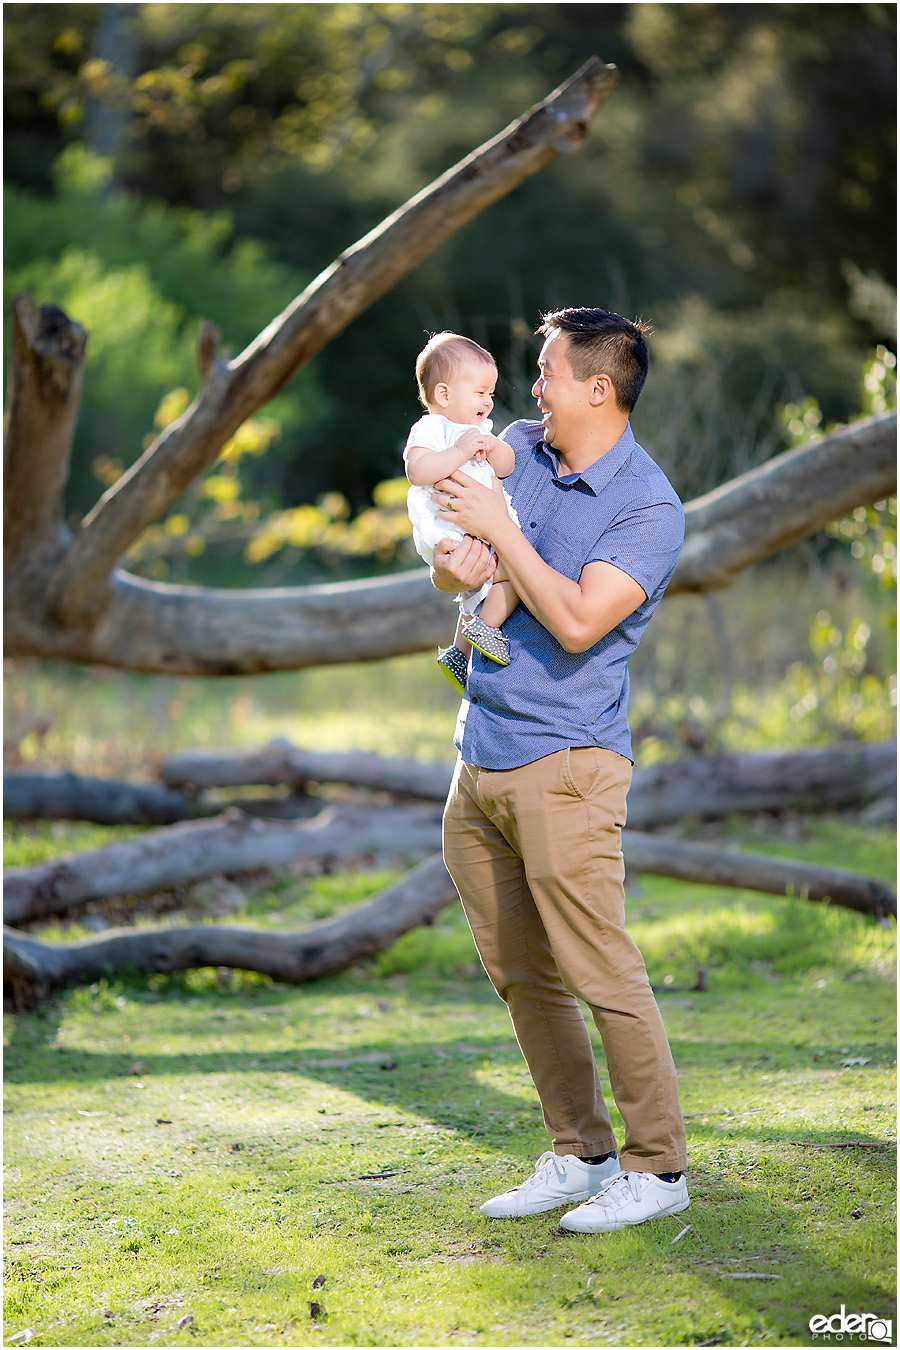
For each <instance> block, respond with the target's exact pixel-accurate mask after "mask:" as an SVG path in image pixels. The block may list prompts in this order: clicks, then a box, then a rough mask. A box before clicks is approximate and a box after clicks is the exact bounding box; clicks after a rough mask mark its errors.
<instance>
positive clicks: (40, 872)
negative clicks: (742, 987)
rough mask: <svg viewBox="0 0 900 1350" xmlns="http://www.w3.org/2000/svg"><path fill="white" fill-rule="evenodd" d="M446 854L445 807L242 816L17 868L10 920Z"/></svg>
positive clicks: (852, 886)
mask: <svg viewBox="0 0 900 1350" xmlns="http://www.w3.org/2000/svg"><path fill="white" fill-rule="evenodd" d="M440 847H441V822H440V811H439V810H437V809H435V808H428V807H406V808H397V807H382V808H375V809H369V810H359V809H356V810H340V811H337V810H335V811H326V812H323V813H322V815H321V816H319V817H317V818H316V820H314V821H311V822H302V823H300V824H290V825H282V824H277V823H275V822H274V821H262V820H254V819H250V818H248V817H246V816H243V815H241V814H239V813H237V812H234V813H230V814H229V815H228V816H225V817H220V818H218V819H215V820H212V821H201V822H196V821H194V822H187V823H184V824H180V825H172V826H169V827H168V828H166V829H162V830H156V831H153V832H151V833H148V834H144V835H141V836H139V837H138V838H134V839H128V840H124V841H122V842H121V843H115V844H110V845H108V846H107V847H105V848H99V849H93V850H90V851H87V852H84V853H76V854H70V855H69V856H68V857H65V858H59V859H56V860H55V861H53V862H49V863H41V864H39V865H38V866H36V867H18V868H10V869H9V870H8V871H7V872H6V874H5V881H4V901H3V918H4V922H5V923H7V924H10V925H16V924H22V923H34V922H36V921H38V920H40V919H43V918H46V917H47V916H49V915H51V914H64V913H65V912H66V911H67V910H70V909H73V908H75V907H76V906H79V905H83V904H86V903H87V902H88V901H91V900H103V899H108V898H110V897H112V896H122V895H140V894H144V893H146V892H148V891H159V890H163V889H166V888H171V887H172V886H176V885H180V884H183V883H185V882H193V881H199V880H201V879H203V878H205V877H210V876H216V875H219V874H225V875H228V874H229V873H230V874H234V873H239V872H251V871H257V870H259V869H262V868H278V867H284V866H287V865H288V864H290V863H292V862H296V861H298V860H300V859H305V860H311V859H342V860H346V859H348V858H360V857H363V856H370V855H371V856H374V857H376V858H381V859H384V858H387V857H394V858H396V857H406V858H410V857H415V856H421V855H422V854H427V853H430V852H432V851H434V850H436V849H440ZM622 847H623V851H624V854H625V861H626V865H627V866H628V868H629V870H630V871H631V872H632V873H641V872H651V873H655V874H657V875H660V876H673V877H679V878H681V879H682V880H686V881H698V882H701V883H703V884H709V885H728V886H738V887H742V888H746V889H749V890H760V891H767V892H770V893H773V894H776V895H784V894H796V895H804V896H806V897H807V898H809V899H811V900H822V899H826V898H829V899H830V900H831V901H832V902H833V903H834V904H841V905H846V906H847V907H849V908H851V909H856V910H859V911H860V912H864V913H878V914H884V913H893V912H894V911H893V910H892V909H891V908H890V906H891V904H893V903H894V902H893V898H892V893H891V891H890V890H889V889H888V888H887V887H885V886H884V885H883V883H881V882H879V881H875V880H873V879H872V878H870V877H864V876H861V875H860V874H858V873H855V872H844V871H839V870H835V869H831V868H821V867H815V866H812V865H809V864H806V863H798V862H789V861H786V860H784V859H781V858H764V857H757V856H756V855H752V854H735V853H725V852H723V851H721V850H716V849H711V848H709V847H707V846H705V845H700V844H687V843H683V842H682V841H680V840H677V839H671V838H668V837H664V836H658V835H649V834H645V833H642V832H639V831H636V830H632V829H628V830H625V831H624V833H623V836H622Z"/></svg>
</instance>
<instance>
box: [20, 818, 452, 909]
mask: <svg viewBox="0 0 900 1350" xmlns="http://www.w3.org/2000/svg"><path fill="white" fill-rule="evenodd" d="M440 846H441V820H440V811H439V810H437V809H436V808H434V807H425V806H416V807H407V808H405V809H403V808H397V807H391V808H388V807H382V808H380V809H378V808H374V809H369V810H350V809H343V810H327V811H323V812H322V813H321V814H320V815H319V816H318V817H316V819H315V820H312V821H301V822H300V823H297V824H284V825H282V824H278V823H276V822H274V821H262V820H258V819H254V818H252V817H249V816H245V815H244V814H242V813H241V812H230V813H228V814H227V815H226V816H219V817H216V818H215V819H213V820H210V821H188V822H185V823H182V824H180V825H170V826H168V827H167V828H165V829H161V830H154V831H152V832H149V833H147V834H143V835H139V836H138V837H136V838H133V839H126V840H122V841H121V842H120V843H115V844H109V845H107V846H106V847H105V848H98V849H91V850H87V851H85V852H84V853H73V854H69V855H68V856H67V857H64V858H58V859H55V860H54V861H53V862H48V863H40V864H39V865H38V866H36V867H16V868H10V869H8V871H7V872H6V873H5V875H4V887H3V890H4V895H3V920H4V923H7V924H19V923H33V922H34V921H35V920H38V919H42V918H46V917H47V916H48V915H51V914H64V913H65V912H66V910H69V909H72V908H73V907H74V906H77V905H82V904H85V903H87V902H88V901H89V900H103V899H107V898H109V897H111V896H121V895H142V894H146V893H147V892H149V891H159V890H164V889H166V888H171V887H172V886H177V885H181V884H184V883H185V882H191V881H200V880H202V879H203V878H205V877H211V876H217V875H219V874H224V875H228V874H234V873H238V872H254V871H259V870H260V869H262V868H279V867H286V866H288V865H289V864H290V863H293V862H298V861H300V860H301V859H306V860H311V859H319V860H331V859H335V860H338V859H339V860H341V861H347V860H350V859H359V858H367V859H368V858H371V859H373V860H378V861H386V860H387V859H393V858H414V857H417V856H418V857H421V856H422V855H423V854H428V853H431V852H433V851H434V850H435V849H439V848H440Z"/></svg>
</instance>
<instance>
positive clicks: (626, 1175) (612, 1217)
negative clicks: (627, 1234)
mask: <svg viewBox="0 0 900 1350" xmlns="http://www.w3.org/2000/svg"><path fill="white" fill-rule="evenodd" d="M690 1203H691V1202H690V1199H689V1198H688V1190H687V1182H686V1181H685V1179H684V1177H683V1176H681V1177H679V1178H678V1180H677V1181H661V1180H660V1178H659V1177H657V1176H654V1174H653V1173H652V1172H620V1173H619V1175H618V1176H617V1177H613V1178H611V1180H610V1181H608V1182H607V1183H606V1185H605V1186H604V1187H603V1189H602V1190H601V1191H598V1192H597V1194H596V1195H593V1196H592V1197H591V1199H590V1200H588V1202H587V1204H586V1205H579V1206H578V1208H577V1209H573V1210H572V1211H571V1213H570V1214H564V1215H563V1216H562V1218H561V1219H560V1221H559V1223H560V1227H561V1228H568V1229H569V1230H570V1231H571V1232H573V1233H614V1232H615V1231H616V1229H617V1228H628V1227H630V1225H631V1224H635V1223H646V1222H647V1220H648V1219H657V1218H659V1217H660V1216H661V1215H663V1214H677V1213H678V1212H679V1210H682V1209H687V1207H688V1205H689V1204H690Z"/></svg>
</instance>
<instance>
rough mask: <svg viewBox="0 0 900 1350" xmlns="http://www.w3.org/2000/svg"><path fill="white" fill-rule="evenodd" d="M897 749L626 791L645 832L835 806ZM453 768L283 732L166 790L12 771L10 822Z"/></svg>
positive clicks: (442, 789) (136, 820)
mask: <svg viewBox="0 0 900 1350" xmlns="http://www.w3.org/2000/svg"><path fill="white" fill-rule="evenodd" d="M896 755H897V750H896V745H895V744H894V742H885V743H882V744H875V743H872V744H865V743H863V744H858V743H857V744H853V745H834V746H816V747H812V748H806V749H802V750H776V751H769V752H766V753H763V754H744V753H740V754H730V755H709V756H705V757H703V758H698V759H688V760H682V761H679V762H677V763H675V764H659V765H653V766H651V767H649V768H638V769H635V772H634V779H633V781H632V785H631V791H630V793H629V797H628V819H629V823H630V824H631V825H632V826H638V827H639V828H644V829H646V828H649V827H651V826H656V825H663V824H667V823H669V822H671V821H673V820H678V819H681V818H683V817H686V816H698V817H701V818H704V819H712V818H715V817H718V816H724V815H730V814H731V813H732V812H735V813H737V812H753V811H781V810H786V809H790V810H798V811H806V812H809V811H839V810H843V809H846V808H848V807H863V806H865V805H866V804H867V803H868V802H876V803H877V802H879V801H886V800H888V799H889V798H890V799H893V798H894V797H895V795H896V789H897V762H896ZM452 773H453V766H452V765H450V764H440V763H423V762H420V761H418V760H409V759H388V758H383V757H382V756H380V755H371V754H365V753H362V752H358V751H353V752H350V753H347V754H323V753H320V752H317V751H312V750H303V749H300V748H298V747H297V746H294V745H291V744H290V742H289V741H285V740H276V741H272V742H271V743H270V744H269V745H267V746H264V747H263V748H262V749H261V750H253V751H249V752H241V751H233V750H212V751H199V750H195V751H190V752H188V753H184V754H179V755H173V756H170V757H169V758H168V759H166V760H164V761H163V764H162V767H161V769H160V776H161V777H162V779H163V780H164V782H165V783H166V784H167V787H162V788H161V787H159V786H158V785H155V784H139V783H125V782H117V781H114V780H110V779H104V778H86V777H81V776H80V775H78V774H74V773H58V774H40V773H7V774H5V775H4V779H3V811H4V816H5V817H6V819H7V820H90V821H93V822H94V823H95V824H99V825H172V824H175V822H176V821H179V820H200V819H209V818H210V817H211V816H218V815H222V814H223V813H224V812H225V811H227V810H239V811H245V812H246V813H247V814H248V815H255V816H262V817H266V818H269V819H271V818H280V819H292V820H296V819H298V818H299V817H301V816H304V815H310V814H312V813H313V812H314V811H315V810H316V809H317V804H316V799H315V798H314V797H308V796H305V795H304V789H305V787H306V785H307V784H309V783H343V784H346V785H349V786H352V787H357V788H365V789H368V790H371V791H375V792H390V793H393V794H394V795H396V796H400V797H416V798H421V799H423V800H425V801H443V800H444V798H445V797H446V795H447V789H448V787H449V785H450V778H451V776H452ZM247 786H259V787H276V786H284V787H287V788H289V789H290V790H291V795H290V796H274V795H271V796H261V797H249V798H241V799H238V800H234V801H228V802H222V801H210V800H209V799H208V798H204V796H203V792H204V791H205V790H207V789H210V788H216V789H217V788H232V787H247Z"/></svg>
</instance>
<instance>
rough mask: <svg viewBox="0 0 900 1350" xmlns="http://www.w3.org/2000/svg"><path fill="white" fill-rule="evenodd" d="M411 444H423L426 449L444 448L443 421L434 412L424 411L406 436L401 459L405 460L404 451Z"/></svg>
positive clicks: (445, 442) (445, 444) (445, 445)
mask: <svg viewBox="0 0 900 1350" xmlns="http://www.w3.org/2000/svg"><path fill="white" fill-rule="evenodd" d="M411 445H421V446H424V447H425V449H426V450H446V448H447V438H446V436H445V435H444V428H443V423H442V421H441V419H440V418H439V417H435V415H434V413H426V414H425V416H424V417H420V418H419V420H418V422H416V423H415V424H414V425H413V426H412V427H411V428H410V432H409V435H408V436H407V438H406V448H405V449H404V451H403V461H404V463H405V462H406V453H407V451H408V450H409V448H410V446H411Z"/></svg>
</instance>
